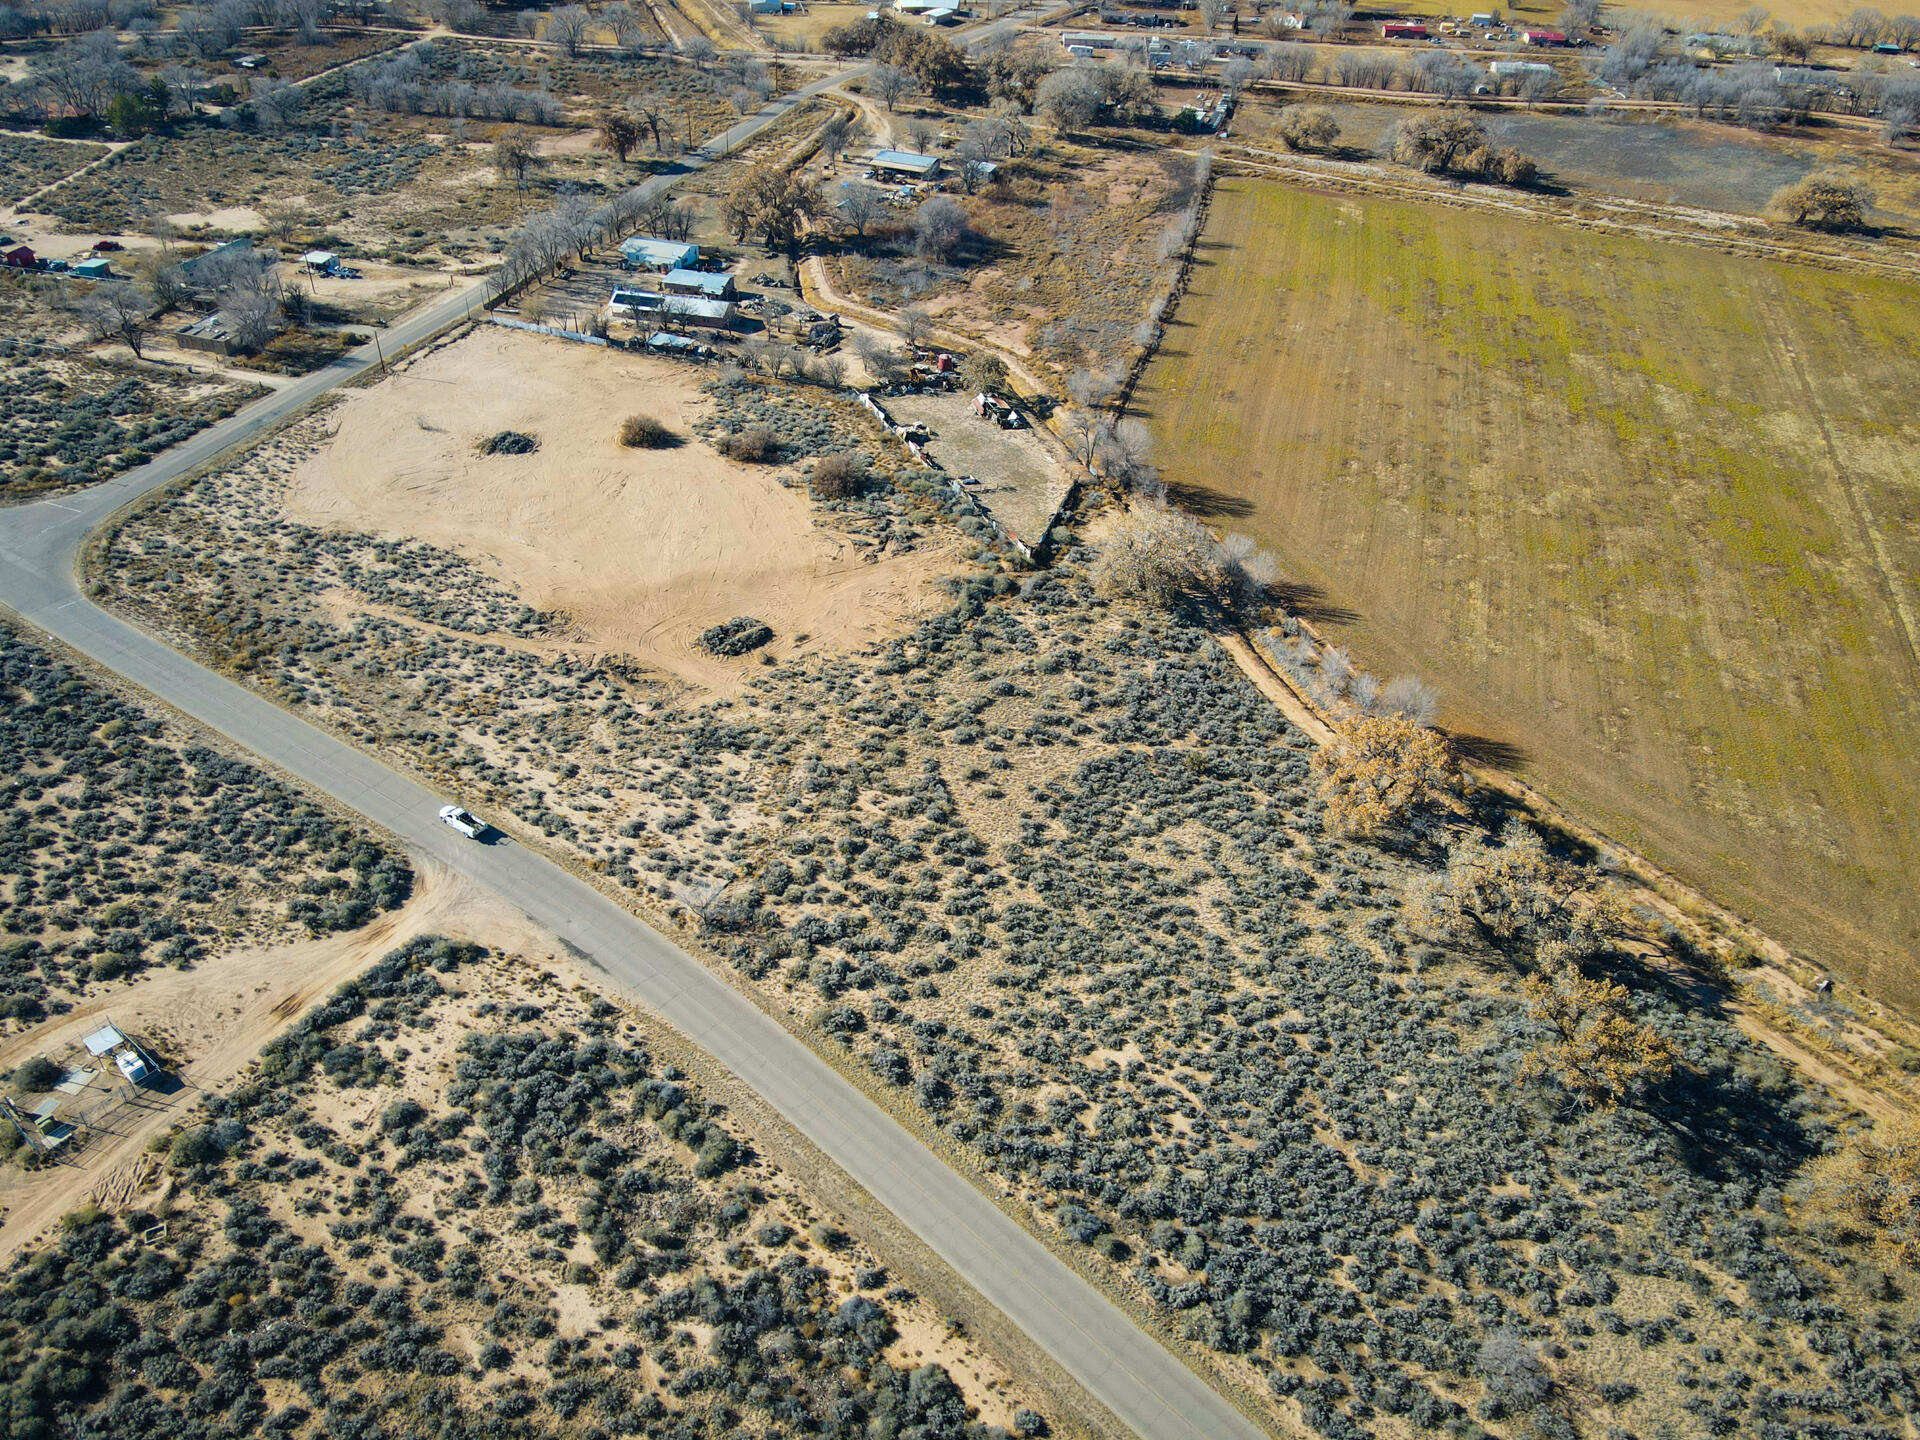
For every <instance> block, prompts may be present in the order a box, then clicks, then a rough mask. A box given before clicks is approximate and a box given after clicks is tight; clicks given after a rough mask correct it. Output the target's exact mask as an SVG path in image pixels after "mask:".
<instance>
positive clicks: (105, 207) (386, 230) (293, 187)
mask: <svg viewBox="0 0 1920 1440" xmlns="http://www.w3.org/2000/svg"><path fill="white" fill-rule="evenodd" d="M717 80H718V75H717V72H716V74H714V75H708V74H705V73H703V72H700V71H696V70H694V69H692V68H690V67H687V66H679V65H671V64H667V63H665V62H659V61H645V60H632V61H614V60H610V59H600V58H589V59H581V60H574V61H568V60H565V59H563V58H561V57H559V56H556V55H554V54H551V53H549V52H546V51H543V50H534V49H528V48H526V47H519V46H500V45H492V46H490V45H487V44H485V43H482V42H474V41H463V40H439V41H435V42H432V43H431V44H421V45H415V46H412V47H409V48H408V49H407V50H406V51H405V52H403V53H401V54H397V55H393V56H386V57H378V58H375V59H372V60H370V61H367V62H366V63H365V64H362V65H359V66H355V67H353V69H351V70H349V71H346V72H343V73H339V74H330V75H326V76H323V77H321V78H320V79H318V80H315V81H313V82H311V83H310V84H309V85H307V86H306V87H305V89H304V93H305V96H306V102H305V104H304V106H303V107H302V108H301V109H300V110H299V112H298V113H297V114H296V115H294V116H293V117H292V118H290V119H289V120H288V121H287V122H286V123H285V124H284V125H282V126H281V127H279V128H277V129H275V130H274V131H272V132H271V133H266V134H254V133H248V132H246V131H242V130H236V129H228V128H223V127H221V126H219V125H217V124H212V123H208V124H202V125H193V126H185V127H182V128H180V129H179V130H177V131H176V132H173V133H168V134H154V135H149V136H147V137H145V138H144V139H142V140H140V141H139V142H138V143H136V144H134V145H132V146H129V147H127V148H126V149H125V150H123V151H121V152H120V153H119V154H118V155H117V156H116V157H115V158H114V160H113V162H112V163H111V164H109V165H105V166H102V167H101V168H100V169H99V170H96V171H92V172H90V173H89V174H88V175H86V176H85V177H82V178H81V179H78V180H75V181H73V182H70V183H68V184H66V185H62V186H60V187H58V188H56V189H55V190H53V191H50V192H49V193H48V194H47V195H46V196H44V197H43V198H42V200H41V201H40V202H38V203H39V208H40V209H42V210H44V211H46V212H47V213H48V214H49V215H50V216H51V217H52V218H53V220H54V221H55V222H56V223H57V224H58V225H59V226H61V227H62V228H64V229H66V230H69V231H100V232H111V231H115V230H124V229H137V228H140V227H142V226H143V225H146V224H148V223H149V222H151V221H152V220H154V219H155V218H157V217H172V218H173V219H174V221H175V223H177V224H179V225H182V226H186V227H189V228H191V227H194V226H199V227H202V228H201V230H200V231H199V232H197V233H200V234H203V235H205V236H207V237H212V236H215V235H217V234H219V233H223V232H225V231H229V230H231V231H246V230H257V229H258V228H259V227H260V226H261V225H262V223H263V211H264V210H266V209H269V208H273V207H293V208H294V209H295V210H296V211H297V212H299V213H300V214H301V217H302V218H301V221H300V223H299V224H298V225H296V227H295V231H294V233H295V234H297V235H298V237H299V242H298V243H301V244H314V245H322V244H324V245H327V246H329V247H331V248H337V249H342V250H345V251H348V252H350V253H352V254H354V255H356V256H362V257H372V258H387V259H391V260H393V261H395V262H404V263H408V264H416V265H417V264H434V263H447V262H449V261H458V260H461V259H463V258H465V257H472V256H485V255H487V254H490V253H492V252H493V251H494V250H495V249H497V248H498V245H499V242H500V240H501V238H502V236H503V235H504V234H505V233H506V232H508V231H510V230H511V229H512V228H513V227H514V226H515V225H517V224H518V223H519V222H520V221H521V220H522V219H524V218H525V217H526V216H527V215H529V214H531V213H533V212H535V211H537V210H544V209H547V208H549V207H551V206H552V204H553V203H554V198H555V195H556V194H557V193H558V192H560V191H561V190H562V189H571V190H573V191H577V192H579V193H582V194H585V195H589V196H592V195H605V194H611V193H614V192H616V191H618V190H620V189H624V188H626V187H627V186H629V185H633V184H638V183H639V182H640V181H642V180H644V179H645V178H646V177H647V176H648V175H649V174H651V173H652V170H653V168H654V167H655V166H656V165H657V164H658V163H660V162H659V161H658V160H657V159H656V157H655V156H654V155H653V154H652V153H651V139H649V141H648V143H647V144H646V145H644V146H642V148H641V150H640V151H639V152H637V153H636V154H635V155H633V156H632V157H630V158H629V160H628V162H627V163H626V164H625V165H624V166H622V165H620V164H619V163H618V162H617V161H616V160H615V159H614V157H612V156H611V155H609V154H607V153H605V152H603V151H600V150H598V149H596V148H595V147H594V145H593V135H592V133H591V129H592V126H593V123H594V121H595V118H596V117H597V116H598V115H599V114H600V112H601V111H602V110H604V109H606V108H609V107H611V106H613V105H615V104H617V103H619V102H620V101H622V100H624V99H625V98H626V97H628V96H630V95H632V94H634V93H636V92H640V91H645V92H648V93H651V94H653V95H655V96H656V97H658V101H659V103H660V106H661V113H662V116H663V125H662V145H663V147H664V148H665V151H666V153H667V155H668V156H671V155H672V154H674V153H676V151H677V149H678V147H679V146H680V145H681V144H683V143H686V141H687V139H688V137H689V136H692V137H696V138H701V137H705V136H707V135H709V134H711V133H713V132H714V131H716V130H718V129H720V128H722V127H724V126H725V125H727V124H729V123H731V122H732V120H733V119H735V118H736V112H735V111H734V109H733V107H732V106H731V105H730V104H729V103H728V102H727V101H726V100H725V99H724V98H722V96H721V95H720V94H719V93H718V91H717V89H716V84H717ZM443 95H453V96H457V97H465V98H464V99H462V100H460V101H459V103H461V104H463V105H467V106H469V107H470V108H471V109H473V110H474V111H475V114H474V115H473V117H472V118H464V117H461V116H458V115H455V116H453V117H451V118H449V117H448V116H447V115H445V114H431V113H412V112H413V110H415V109H421V108H424V109H428V110H430V109H432V108H433V107H435V106H438V105H440V103H441V101H440V100H439V99H431V104H429V103H428V102H429V99H430V98H431V97H436V96H443ZM409 96H419V97H422V98H421V101H420V105H418V106H416V105H415V104H414V103H413V101H412V100H410V99H408V98H406V97H409ZM381 97H386V100H385V101H384V102H383V101H382V100H381ZM386 104H391V105H392V106H394V107H396V108H392V109H389V108H385V105H386ZM536 112H539V113H542V114H544V116H545V118H544V119H542V120H539V121H538V123H536V121H535V120H534V119H533V118H530V117H533V116H534V115H535V114H536ZM514 116H517V117H518V118H511V117H514ZM502 135H517V136H519V137H521V138H523V139H525V140H526V141H528V143H530V144H531V145H533V147H534V148H535V150H536V151H537V152H538V156H539V159H538V163H537V164H536V165H535V167H534V168H533V169H531V170H530V171H529V173H528V175H527V177H526V178H525V181H524V183H515V182H514V181H512V180H510V179H506V178H504V177H502V176H501V175H500V174H499V172H498V170H497V168H496V167H495V165H494V163H493V159H492V143H493V141H494V140H496V139H498V138H500V137H501V136H502Z"/></svg>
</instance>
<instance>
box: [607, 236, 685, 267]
mask: <svg viewBox="0 0 1920 1440" xmlns="http://www.w3.org/2000/svg"><path fill="white" fill-rule="evenodd" d="M620 258H621V259H622V260H624V261H625V262H626V263H627V264H628V265H629V266H631V267H632V268H633V269H635V270H690V269H692V268H693V267H694V266H695V265H698V264H699V263H700V247H699V246H698V245H689V244H688V243H687V242H686V241H684V240H661V239H658V238H657V237H655V236H652V235H635V236H633V237H632V238H631V239H629V240H623V241H621V243H620Z"/></svg>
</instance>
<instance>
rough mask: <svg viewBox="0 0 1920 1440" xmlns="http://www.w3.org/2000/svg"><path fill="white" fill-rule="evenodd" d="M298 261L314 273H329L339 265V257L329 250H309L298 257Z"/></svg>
mask: <svg viewBox="0 0 1920 1440" xmlns="http://www.w3.org/2000/svg"><path fill="white" fill-rule="evenodd" d="M300 263H301V264H302V265H304V266H306V267H307V269H309V270H311V271H312V272H313V273H314V274H316V275H330V274H332V273H333V270H334V267H335V266H337V265H339V263H340V257H339V256H338V255H336V254H334V253H333V251H331V250H309V251H307V253H306V254H304V255H302V256H301V257H300Z"/></svg>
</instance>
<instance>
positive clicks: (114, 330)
mask: <svg viewBox="0 0 1920 1440" xmlns="http://www.w3.org/2000/svg"><path fill="white" fill-rule="evenodd" d="M82 314H83V316H84V317H85V320H86V325H87V333H88V334H90V335H92V336H93V338H94V339H96V340H118V341H120V342H121V343H122V344H124V345H125V346H126V347H127V348H128V349H129V350H131V351H132V352H133V354H134V358H135V359H139V358H140V355H141V352H142V350H143V348H144V347H145V345H146V343H147V331H148V329H149V328H150V326H151V324H152V320H153V306H152V305H151V304H150V303H148V300H147V297H146V296H144V295H142V294H141V293H140V292H139V291H138V290H136V289H134V288H133V286H131V285H129V284H127V283H126V282H125V281H120V282H117V283H115V284H111V285H102V286H101V287H100V288H99V289H97V290H95V291H94V292H93V294H91V295H89V296H88V297H87V299H86V303H85V306H84V309H83V310H82Z"/></svg>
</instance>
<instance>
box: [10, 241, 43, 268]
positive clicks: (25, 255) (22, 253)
mask: <svg viewBox="0 0 1920 1440" xmlns="http://www.w3.org/2000/svg"><path fill="white" fill-rule="evenodd" d="M39 263H40V262H39V260H38V259H36V258H35V256H34V253H33V247H32V246H31V245H16V246H14V247H13V249H11V250H8V251H6V252H5V253H4V254H0V265H5V266H7V268H9V269H11V270H31V269H33V267H34V266H36V265H38V264H39Z"/></svg>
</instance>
